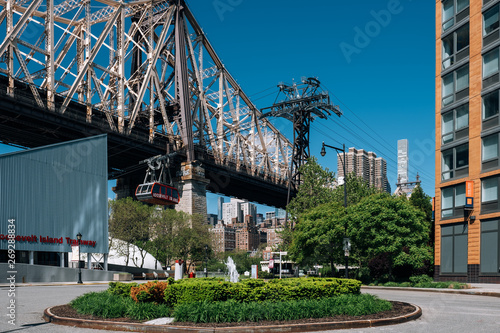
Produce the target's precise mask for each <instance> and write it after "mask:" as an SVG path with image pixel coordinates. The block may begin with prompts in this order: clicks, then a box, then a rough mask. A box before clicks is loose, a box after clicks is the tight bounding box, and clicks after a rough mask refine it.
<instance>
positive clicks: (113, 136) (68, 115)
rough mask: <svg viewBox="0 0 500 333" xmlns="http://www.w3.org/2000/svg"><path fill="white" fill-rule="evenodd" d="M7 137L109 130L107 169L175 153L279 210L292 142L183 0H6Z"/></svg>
mask: <svg viewBox="0 0 500 333" xmlns="http://www.w3.org/2000/svg"><path fill="white" fill-rule="evenodd" d="M0 9H1V12H0V31H2V37H0V38H1V39H0V141H1V142H3V143H6V144H13V145H19V146H23V147H37V146H41V145H45V144H50V143H55V142H62V141H65V140H70V139H76V138H81V137H86V136H90V135H95V134H101V133H107V134H108V155H109V157H108V158H109V163H108V164H109V167H110V177H111V178H117V177H121V176H123V174H124V173H125V172H130V170H131V168H132V167H133V166H135V165H136V164H137V163H138V161H140V160H143V159H145V158H148V157H151V156H153V155H158V154H162V153H163V154H164V153H166V152H178V153H179V154H178V156H179V162H180V161H187V162H193V161H198V162H199V163H201V164H202V165H203V166H204V168H205V170H206V177H207V178H208V179H209V180H210V182H211V183H210V185H209V186H208V189H209V190H212V191H214V192H219V193H222V194H225V195H234V196H238V197H242V198H247V199H249V200H255V201H258V202H262V203H266V204H269V205H274V206H277V207H283V206H284V205H285V204H286V184H287V181H288V172H289V163H290V162H289V161H290V160H291V156H292V153H293V152H292V145H291V143H290V142H289V140H287V139H286V138H285V136H284V135H283V134H282V133H280V132H279V131H278V130H277V129H276V128H275V127H274V126H273V125H272V124H271V123H270V122H269V120H268V119H266V118H262V117H261V116H262V114H261V112H260V111H259V110H258V109H257V108H256V106H255V105H254V104H253V103H252V102H251V101H250V99H249V98H248V96H247V95H246V94H245V92H244V91H243V90H242V89H241V87H240V86H239V85H238V84H237V82H236V80H235V79H234V78H233V77H232V76H231V74H230V73H229V72H228V71H227V69H226V68H225V67H224V65H223V64H222V62H221V60H220V58H219V57H218V56H217V54H216V52H215V50H214V49H213V47H212V45H211V44H210V42H209V41H208V39H207V38H206V36H205V35H204V33H203V31H202V29H201V27H200V26H199V24H198V23H197V21H196V20H195V18H194V16H193V14H192V12H191V11H190V10H189V7H188V6H187V4H186V2H185V1H183V0H171V1H165V0H149V1H145V0H144V1H142V0H137V1H134V0H130V1H113V0H98V1H93V0H92V1H90V0H85V1H81V0H66V1H55V0H47V1H45V0H44V1H42V0H32V1H29V0H0Z"/></svg>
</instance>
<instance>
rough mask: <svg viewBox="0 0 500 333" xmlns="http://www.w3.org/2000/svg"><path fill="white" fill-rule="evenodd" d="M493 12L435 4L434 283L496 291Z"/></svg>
mask: <svg viewBox="0 0 500 333" xmlns="http://www.w3.org/2000/svg"><path fill="white" fill-rule="evenodd" d="M499 6H500V1H498V0H483V1H480V0H470V1H464V0H445V1H436V77H435V87H436V103H435V105H436V110H435V115H436V117H435V125H436V151H435V154H436V155H435V156H436V166H435V167H436V175H435V177H436V181H435V186H436V188H435V195H436V196H435V200H434V207H435V229H434V230H435V251H434V252H435V259H434V264H435V267H434V278H435V280H437V281H442V280H453V281H461V282H468V283H491V282H496V283H500V245H499V244H500V200H499V198H500V163H499V162H500V150H499V148H500V121H499V100H500V70H499V69H500V34H499V23H500V22H499Z"/></svg>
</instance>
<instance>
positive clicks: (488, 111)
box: [483, 90, 499, 120]
mask: <svg viewBox="0 0 500 333" xmlns="http://www.w3.org/2000/svg"><path fill="white" fill-rule="evenodd" d="M498 106H499V103H498V90H497V91H494V92H492V93H489V94H487V95H484V97H483V120H484V119H488V118H491V117H493V116H497V115H498Z"/></svg>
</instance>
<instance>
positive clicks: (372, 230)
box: [348, 193, 432, 279]
mask: <svg viewBox="0 0 500 333" xmlns="http://www.w3.org/2000/svg"><path fill="white" fill-rule="evenodd" d="M348 221H349V236H350V237H351V240H352V244H353V245H352V251H354V252H355V253H356V254H357V255H358V256H359V259H360V263H359V264H360V265H361V266H366V265H367V263H368V261H369V260H370V259H373V258H375V257H377V256H380V255H386V256H387V258H388V260H389V272H388V276H389V278H390V279H391V278H392V269H393V268H394V267H401V266H404V265H408V266H409V267H411V268H413V269H416V268H421V267H422V266H423V265H424V262H425V260H431V259H432V252H431V248H430V247H429V246H428V241H429V225H428V223H426V221H425V215H424V213H423V212H422V211H420V209H417V208H415V207H414V206H413V205H412V204H411V203H410V202H409V201H408V200H407V199H406V198H405V197H393V196H390V195H389V194H384V193H381V194H375V195H372V196H370V197H367V198H364V199H363V200H361V201H360V202H359V203H358V204H357V205H353V206H350V207H348Z"/></svg>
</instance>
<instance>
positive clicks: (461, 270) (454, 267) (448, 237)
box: [441, 223, 468, 274]
mask: <svg viewBox="0 0 500 333" xmlns="http://www.w3.org/2000/svg"><path fill="white" fill-rule="evenodd" d="M467 242H468V225H467V223H464V224H454V225H444V226H441V273H443V274H447V273H448V274H449V273H453V274H466V273H467V250H468V245H467Z"/></svg>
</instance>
